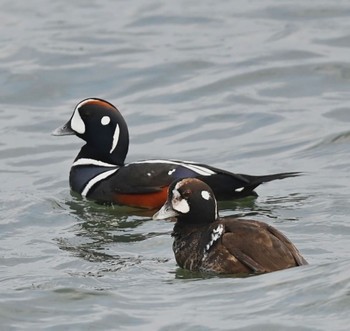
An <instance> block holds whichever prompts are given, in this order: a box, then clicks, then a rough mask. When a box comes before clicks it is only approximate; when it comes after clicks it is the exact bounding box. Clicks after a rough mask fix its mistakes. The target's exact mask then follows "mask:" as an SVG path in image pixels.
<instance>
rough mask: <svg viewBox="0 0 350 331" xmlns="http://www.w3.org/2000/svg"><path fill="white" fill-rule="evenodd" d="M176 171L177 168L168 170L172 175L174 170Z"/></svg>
mask: <svg viewBox="0 0 350 331" xmlns="http://www.w3.org/2000/svg"><path fill="white" fill-rule="evenodd" d="M175 171H176V169H171V170H169V171H168V175H169V176H171V175H172V174H173V173H174V172H175Z"/></svg>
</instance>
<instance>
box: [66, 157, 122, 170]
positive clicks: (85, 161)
mask: <svg viewBox="0 0 350 331" xmlns="http://www.w3.org/2000/svg"><path fill="white" fill-rule="evenodd" d="M80 165H96V166H100V167H109V168H117V167H118V166H117V165H115V164H111V163H106V162H102V161H99V160H94V159H88V158H81V159H78V160H76V161H75V162H74V163H73V164H72V167H75V166H80ZM118 168H119V167H118Z"/></svg>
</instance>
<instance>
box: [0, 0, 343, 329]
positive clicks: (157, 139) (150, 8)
mask: <svg viewBox="0 0 350 331" xmlns="http://www.w3.org/2000/svg"><path fill="white" fill-rule="evenodd" d="M0 5H1V11H0V31H1V32H0V84H1V88H0V176H1V177H0V180H1V186H0V187H1V188H0V217H1V220H0V293H1V295H0V325H1V327H0V329H1V330H161V331H170V330H191V331H192V330H308V331H309V330H327V331H328V330H349V325H350V314H349V312H350V309H349V307H350V225H349V224H350V219H349V215H350V3H349V2H348V1H331V0H324V1H322V0H320V1H300V0H298V1H296V0H293V1H277V0H276V1H273V0H267V1H258V0H253V1H243V0H242V1H224V0H218V1H209V0H204V1H194V0H187V1H183V0H180V1H167V2H165V1H159V0H151V1H147V2H146V1H137V0H135V1H112V0H103V1H97V0H89V1H82V0H79V1H74V2H73V1H67V0H57V1H43V0H32V1H22V2H19V1H6V0H0ZM94 96H95V97H100V98H105V99H107V100H109V101H110V102H112V103H114V104H115V105H116V106H118V107H119V109H120V110H121V112H122V114H123V115H124V117H125V119H126V121H127V123H128V125H129V130H130V136H131V142H130V144H131V145H130V150H129V156H128V161H132V160H137V159H143V158H154V157H158V158H167V157H169V158H178V159H187V160H194V161H199V162H205V163H208V164H211V165H214V166H218V167H221V168H224V169H227V170H231V171H234V172H241V173H248V174H268V173H273V172H281V171H303V172H305V175H304V176H302V177H298V178H292V179H286V180H283V181H277V182H273V183H269V184H265V185H263V186H261V187H259V188H258V190H257V191H258V193H259V197H258V198H257V199H255V200H254V199H244V200H243V201H238V202H227V203H222V204H220V209H221V214H222V215H240V216H242V217H246V218H254V219H258V220H262V221H265V222H268V223H269V224H272V225H273V226H275V227H277V228H278V229H279V230H281V231H282V232H284V233H285V234H286V235H287V236H288V237H289V238H290V239H291V240H292V241H293V242H294V243H295V244H296V246H297V247H298V248H299V249H300V251H301V252H302V254H303V255H304V257H305V258H306V259H307V260H308V261H309V263H310V265H309V266H306V267H301V268H294V269H289V270H285V271H280V272H275V273H270V274H266V275H262V276H256V277H249V278H231V277H201V275H198V274H191V273H189V272H186V271H183V270H181V269H179V268H178V267H177V266H176V263H175V260H174V257H173V252H172V248H171V245H172V239H171V237H170V233H171V230H172V226H173V224H172V223H171V222H166V221H154V220H151V218H150V216H151V213H149V212H146V211H137V210H133V209H129V208H125V207H123V208H122V207H103V206H98V205H96V204H94V203H93V202H90V201H86V200H82V199H80V198H79V197H77V196H75V195H72V194H71V192H70V190H69V187H68V174H69V168H70V165H71V163H72V161H73V159H74V158H75V156H76V154H77V152H78V150H79V148H80V146H81V145H82V141H80V140H79V139H78V138H76V137H52V136H51V135H50V132H51V131H52V130H53V129H55V128H56V127H57V126H59V125H61V124H63V123H64V122H66V121H67V120H68V118H69V117H70V116H71V113H72V111H73V108H74V106H75V104H76V103H78V102H79V101H80V100H81V99H83V98H86V97H94Z"/></svg>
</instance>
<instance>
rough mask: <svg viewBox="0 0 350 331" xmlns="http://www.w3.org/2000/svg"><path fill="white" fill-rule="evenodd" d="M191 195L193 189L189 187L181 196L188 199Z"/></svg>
mask: <svg viewBox="0 0 350 331" xmlns="http://www.w3.org/2000/svg"><path fill="white" fill-rule="evenodd" d="M190 195H191V190H190V189H187V190H185V191H183V192H182V193H181V196H182V197H183V198H184V199H188V197H189V196H190Z"/></svg>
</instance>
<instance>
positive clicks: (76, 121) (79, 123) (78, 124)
mask: <svg viewBox="0 0 350 331" xmlns="http://www.w3.org/2000/svg"><path fill="white" fill-rule="evenodd" d="M70 126H71V128H72V130H73V131H75V132H77V133H80V134H84V133H85V123H84V121H83V120H82V118H81V116H80V114H79V107H77V108H76V109H75V110H74V114H73V117H72V119H71V120H70Z"/></svg>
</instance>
